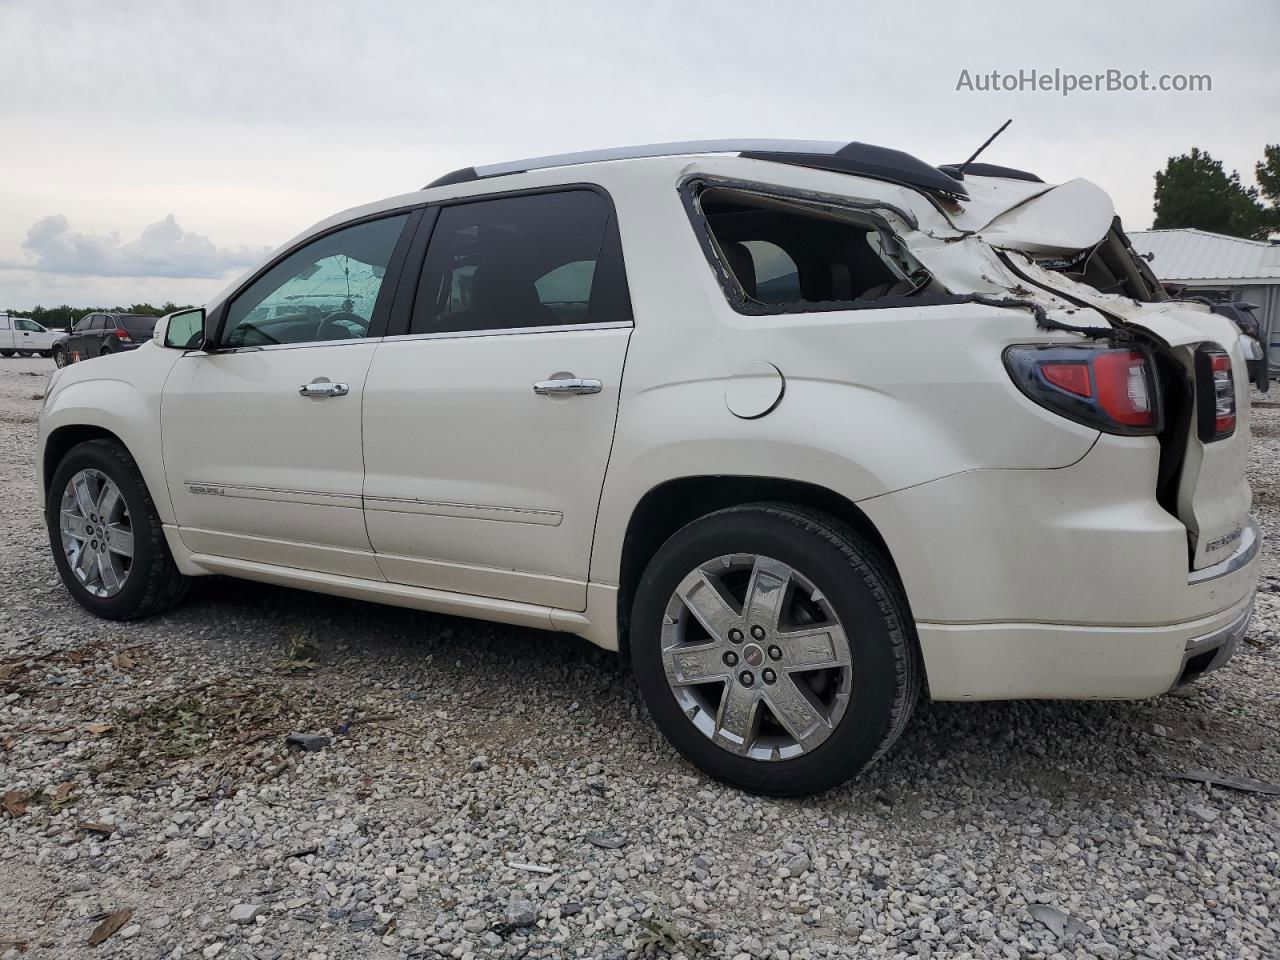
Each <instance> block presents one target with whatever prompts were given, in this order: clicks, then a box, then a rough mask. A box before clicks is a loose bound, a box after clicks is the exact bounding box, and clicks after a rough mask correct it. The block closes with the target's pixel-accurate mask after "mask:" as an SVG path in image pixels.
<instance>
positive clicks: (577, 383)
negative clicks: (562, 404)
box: [533, 377, 604, 397]
mask: <svg viewBox="0 0 1280 960" xmlns="http://www.w3.org/2000/svg"><path fill="white" fill-rule="evenodd" d="M603 387H604V384H602V383H601V382H600V381H599V380H583V379H581V378H580V377H565V378H564V379H562V380H539V381H538V382H537V383H535V384H534V385H533V392H534V393H536V394H538V395H539V396H542V397H580V396H583V395H584V394H589V393H599V392H600V391H601V389H603Z"/></svg>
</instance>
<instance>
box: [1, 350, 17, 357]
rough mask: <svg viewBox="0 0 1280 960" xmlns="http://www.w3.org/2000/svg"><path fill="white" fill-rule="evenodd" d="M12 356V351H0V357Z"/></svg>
mask: <svg viewBox="0 0 1280 960" xmlns="http://www.w3.org/2000/svg"><path fill="white" fill-rule="evenodd" d="M13 354H14V351H12V350H0V357H12V356H13Z"/></svg>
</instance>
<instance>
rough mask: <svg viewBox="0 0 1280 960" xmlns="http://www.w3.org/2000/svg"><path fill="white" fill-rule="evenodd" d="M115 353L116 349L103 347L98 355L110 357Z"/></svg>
mask: <svg viewBox="0 0 1280 960" xmlns="http://www.w3.org/2000/svg"><path fill="white" fill-rule="evenodd" d="M113 353H115V351H114V350H112V349H111V348H110V347H103V348H102V349H101V350H99V351H98V356H100V357H109V356H111V354H113Z"/></svg>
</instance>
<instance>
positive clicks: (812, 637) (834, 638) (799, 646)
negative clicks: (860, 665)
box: [775, 624, 849, 671]
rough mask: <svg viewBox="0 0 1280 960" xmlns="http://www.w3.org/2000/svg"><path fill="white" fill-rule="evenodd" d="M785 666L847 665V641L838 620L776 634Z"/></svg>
mask: <svg viewBox="0 0 1280 960" xmlns="http://www.w3.org/2000/svg"><path fill="white" fill-rule="evenodd" d="M775 636H776V638H777V641H778V646H779V647H780V648H781V649H782V665H783V667H785V668H786V669H788V670H792V671H804V670H825V669H828V668H831V667H846V666H848V665H849V642H848V640H847V639H846V637H845V635H844V631H843V630H842V629H841V628H840V626H839V625H838V624H823V625H822V626H819V627H807V628H805V629H804V630H790V631H783V632H779V633H777V634H776V635H775Z"/></svg>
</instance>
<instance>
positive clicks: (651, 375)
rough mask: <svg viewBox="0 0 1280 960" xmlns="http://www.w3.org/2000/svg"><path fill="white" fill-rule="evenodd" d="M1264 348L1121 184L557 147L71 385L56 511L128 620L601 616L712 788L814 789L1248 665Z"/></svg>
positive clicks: (46, 416)
mask: <svg viewBox="0 0 1280 960" xmlns="http://www.w3.org/2000/svg"><path fill="white" fill-rule="evenodd" d="M1245 339H1247V338H1245ZM1241 341H1242V334H1241V332H1240V329H1239V328H1238V327H1237V326H1236V324H1234V323H1233V322H1232V321H1231V320H1230V319H1229V318H1228V317H1225V316H1222V315H1220V314H1217V313H1214V312H1213V310H1212V309H1211V308H1210V307H1209V306H1206V305H1205V304H1203V303H1196V302H1191V301H1178V300H1171V299H1169V297H1168V296H1167V295H1166V294H1165V292H1164V291H1163V290H1162V289H1161V287H1160V284H1159V283H1158V282H1157V281H1156V279H1155V277H1154V276H1153V275H1152V273H1151V271H1150V269H1149V268H1148V267H1147V265H1146V261H1144V260H1141V259H1140V258H1138V257H1137V256H1136V254H1134V252H1133V249H1132V247H1131V246H1130V245H1129V242H1128V240H1127V239H1126V237H1125V235H1124V232H1123V230H1122V229H1121V227H1120V223H1119V220H1118V219H1117V218H1116V216H1115V211H1114V208H1113V206H1112V203H1111V200H1110V199H1109V198H1108V197H1107V195H1106V194H1105V193H1104V192H1103V191H1102V190H1101V189H1100V188H1098V187H1097V186H1094V185H1093V184H1091V183H1089V182H1087V181H1085V180H1071V181H1068V182H1067V183H1063V184H1060V185H1057V186H1055V185H1052V184H1048V183H1044V182H1043V181H1041V180H1040V178H1039V177H1037V176H1035V175H1033V174H1030V173H1026V172H1023V171H1019V170H1012V169H1009V168H1005V167H996V166H992V165H990V164H969V165H968V166H967V168H966V169H964V170H960V169H959V168H956V167H934V166H930V165H929V164H927V163H925V162H923V161H921V160H918V159H916V158H915V157H912V156H910V155H908V154H905V153H902V152H900V151H897V150H890V149H886V148H883V147H874V146H871V145H868V144H863V143H847V144H846V143H814V142H808V141H805V142H789V141H788V142H776V141H767V142H760V141H750V142H736V141H728V142H726V141H711V142H704V143H690V144H666V145H654V146H644V147H633V148H623V149H618V150H612V151H604V152H600V153H594V154H579V155H568V156H560V157H547V158H541V159H533V160H523V161H518V162H514V163H508V164H497V165H493V166H483V167H477V168H467V169H465V170H459V171H455V172H454V173H452V174H449V175H447V176H445V177H442V178H440V179H439V180H436V181H435V182H434V183H432V184H431V185H429V186H428V187H426V188H424V189H423V190H420V191H414V192H412V193H408V194H405V195H402V196H398V197H392V198H389V199H387V200H382V201H378V202H375V203H370V204H367V205H365V206H362V207H359V208H356V209H354V210H349V211H347V212H346V213H341V214H338V215H337V216H334V217H331V218H329V219H328V220H325V221H324V222H323V223H320V224H318V225H317V226H316V227H314V228H312V229H310V230H307V231H305V232H303V233H302V234H300V235H299V236H298V237H296V238H294V239H293V240H291V241H289V243H287V244H286V245H285V246H283V247H282V248H280V249H279V250H278V251H276V252H275V253H273V254H272V255H271V256H270V257H268V258H267V259H266V260H264V261H263V262H262V264H261V265H259V266H258V267H257V268H255V269H254V270H253V271H252V272H251V273H250V274H248V275H247V276H246V277H244V278H243V279H241V280H239V281H237V282H236V283H234V284H233V285H232V286H231V287H230V288H228V289H227V290H226V291H225V292H224V293H223V294H221V295H219V296H218V297H216V298H215V299H214V300H212V301H211V302H210V303H209V304H208V306H207V307H205V308H203V309H197V310H188V311H181V312H178V313H174V314H171V315H170V316H168V317H167V318H165V319H164V320H162V321H161V322H160V324H159V325H158V326H157V328H156V337H155V338H153V339H151V340H149V341H148V342H146V343H144V344H143V345H142V346H141V347H139V348H138V349H137V350H134V351H133V352H132V353H129V354H123V355H120V356H114V357H109V358H106V359H102V360H95V361H94V362H93V363H87V364H77V365H75V366H73V367H69V368H66V369H63V370H59V371H57V372H56V373H55V374H54V376H53V378H52V380H51V382H50V386H49V389H48V393H47V397H46V400H45V405H44V409H43V411H42V413H41V416H40V445H39V453H38V455H37V457H36V465H37V468H38V471H39V476H40V482H39V491H40V495H41V496H42V497H43V500H42V502H41V504H40V506H41V507H42V508H44V511H45V519H46V523H47V525H48V530H49V541H50V548H51V550H52V552H53V558H54V562H55V563H56V564H57V567H58V570H59V572H60V574H61V576H62V580H63V582H64V583H65V584H66V585H67V589H68V591H69V592H70V594H71V596H72V597H74V598H75V600H77V601H78V602H79V603H81V604H82V605H83V606H85V607H86V608H87V609H89V610H91V611H93V612H94V613H97V614H98V615H100V616H103V617H110V618H115V619H130V618H135V617H142V616H146V615H148V614H153V613H158V612H159V611H161V610H164V609H165V608H167V607H170V606H172V605H173V604H175V603H177V602H178V601H179V600H180V599H181V598H182V596H183V593H184V591H185V589H186V586H187V584H188V582H189V581H190V579H191V578H194V577H197V576H204V575H208V574H223V575H230V576H237V577H243V578H247V579H250V580H261V581H266V582H268V583H273V584H281V585H287V586H292V587H298V588H302V589H305V590H314V591H318V592H320V593H328V594H334V595H337V596H342V597H350V598H359V599H364V600H373V601H381V602H384V603H390V604H399V605H403V606H408V607H416V608H420V609H424V610H435V611H440V612H444V613H451V614H464V615H468V616H474V617H481V618H486V619H490V620H498V621H504V622H507V623H514V624H520V625H523V626H526V627H534V628H541V629H543V630H547V629H550V630H561V631H567V632H569V633H574V634H578V635H580V636H582V637H585V638H586V639H587V640H589V641H591V642H592V643H596V644H598V645H600V646H602V647H605V648H607V649H610V650H617V651H619V652H620V653H622V654H623V655H624V656H626V657H628V658H629V659H630V662H631V665H632V667H633V669H634V673H635V677H636V682H637V684H638V685H639V690H640V693H641V695H642V697H643V699H644V701H645V703H646V704H647V706H648V708H649V711H650V713H651V714H652V716H653V718H654V720H655V721H656V723H657V725H658V726H659V727H660V728H661V729H662V731H663V732H664V733H665V734H666V735H667V737H668V738H669V739H670V740H671V742H672V744H674V745H675V747H676V748H678V749H679V750H680V751H681V752H682V753H684V754H685V756H687V757H688V758H689V759H691V760H692V761H693V762H695V763H697V764H698V765H699V766H700V767H701V768H702V769H703V770H705V771H706V772H707V773H709V774H711V775H712V776H715V777H718V778H720V779H721V780H724V781H727V782H729V783H732V784H735V785H737V786H739V787H745V788H747V789H750V790H755V791H760V792H763V793H770V794H803V793H810V792H813V791H815V790H821V789H823V788H826V787H830V786H832V785H834V784H837V783H840V782H841V781H843V780H845V779H847V778H848V777H850V776H852V775H853V774H855V773H857V772H858V771H859V770H861V769H862V768H863V767H864V766H866V765H867V764H868V763H871V762H872V761H873V760H875V758H876V757H878V756H880V755H881V754H882V753H884V751H885V750H887V749H888V748H889V747H890V745H891V744H892V743H893V741H894V740H895V739H897V737H898V735H899V734H900V733H901V732H902V730H903V728H904V726H905V725H906V723H907V719H908V717H909V716H910V715H911V711H912V708H913V707H914V705H915V703H916V700H917V699H918V698H919V697H921V696H925V695H927V696H929V697H931V698H933V699H935V700H993V699H1006V698H1095V697H1096V698H1130V697H1132V698H1138V697H1151V696H1156V695H1159V694H1162V693H1164V692H1166V691H1168V690H1170V689H1171V688H1174V687H1177V686H1179V685H1182V684H1185V683H1189V682H1191V681H1194V680H1195V679H1196V678H1198V677H1200V676H1203V675H1204V674H1206V673H1208V672H1210V671H1212V670H1215V669H1217V668H1219V667H1221V666H1222V665H1223V664H1224V663H1225V662H1226V661H1227V660H1228V658H1230V657H1231V655H1232V653H1233V652H1234V651H1235V649H1236V647H1237V645H1238V644H1239V642H1240V640H1241V638H1242V636H1243V635H1244V632H1245V629H1246V627H1247V625H1248V623H1249V616H1250V612H1251V610H1252V608H1253V598H1254V589H1255V586H1256V584H1257V580H1258V572H1259V567H1260V559H1259V555H1258V554H1259V545H1260V542H1261V541H1260V537H1259V532H1258V528H1257V527H1256V525H1255V524H1254V522H1253V520H1252V519H1251V517H1250V515H1249V505H1250V492H1249V485H1248V483H1247V482H1246V480H1245V463H1246V455H1247V451H1248V445H1249V386H1248V382H1247V377H1246V370H1247V368H1246V365H1245V364H1246V355H1245V353H1244V350H1243V346H1242V343H1241ZM162 424H163V429H161V425H162ZM33 506H34V505H33ZM424 629H430V625H429V624H424ZM536 636H537V635H536V634H535V635H532V636H530V638H529V642H530V643H534V642H536ZM459 655H461V654H459ZM388 669H391V668H390V667H389V668H388ZM478 670H479V667H477V671H478ZM477 680H478V682H483V681H482V679H481V678H479V677H477ZM544 692H545V691H544ZM630 704H631V701H630V700H629V699H628V698H625V697H624V698H620V701H619V703H618V710H619V711H620V712H625V711H626V710H627V709H629V708H630ZM546 709H547V710H554V709H558V706H557V702H556V701H554V700H548V705H547V707H546ZM1206 709H1208V708H1206ZM926 737H927V733H926V734H924V735H922V736H920V737H916V738H913V745H914V748H915V749H924V750H928V751H942V752H945V746H940V745H936V744H934V745H930V744H928V743H927V741H926Z"/></svg>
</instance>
